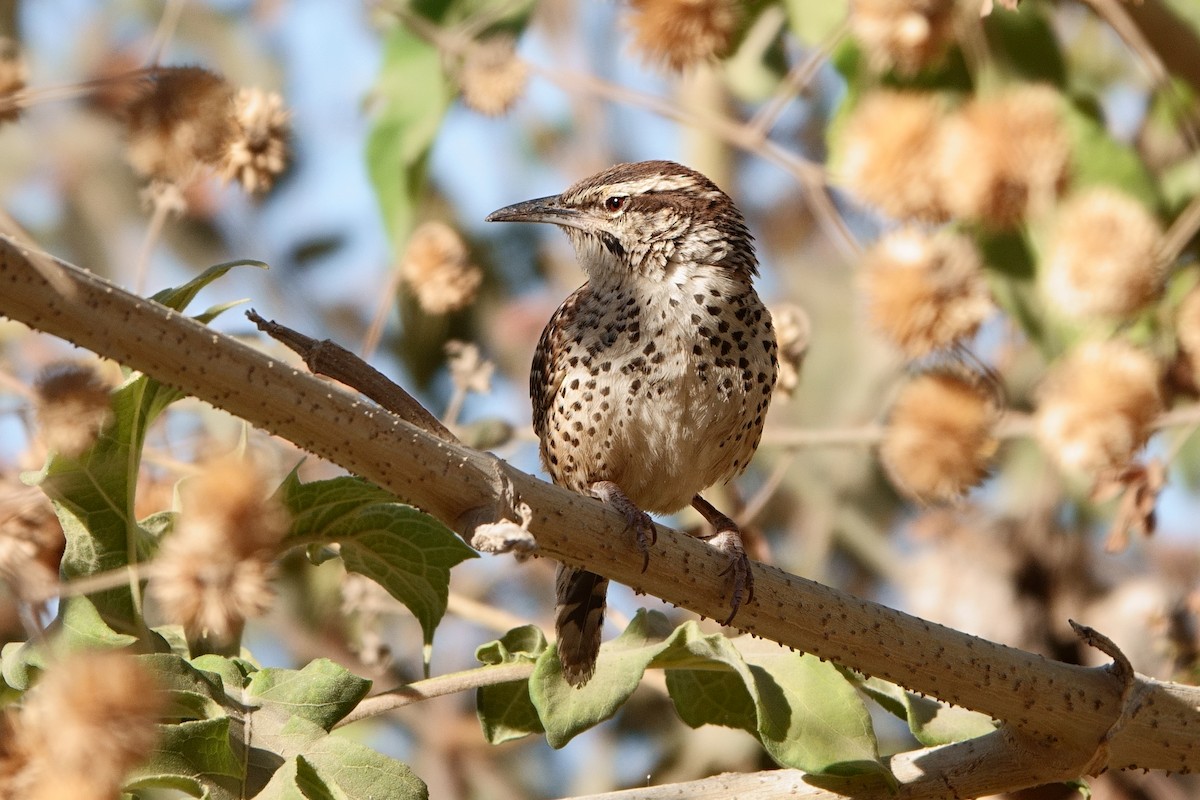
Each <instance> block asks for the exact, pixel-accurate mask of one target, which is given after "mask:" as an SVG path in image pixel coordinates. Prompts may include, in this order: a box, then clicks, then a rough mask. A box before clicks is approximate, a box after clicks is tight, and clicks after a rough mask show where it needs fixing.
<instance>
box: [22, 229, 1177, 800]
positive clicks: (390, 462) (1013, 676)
mask: <svg viewBox="0 0 1200 800" xmlns="http://www.w3.org/2000/svg"><path fill="white" fill-rule="evenodd" d="M43 266H44V265H43ZM61 269H62V277H63V278H64V279H65V280H66V281H68V282H69V283H70V284H71V285H72V290H71V291H70V292H68V293H66V294H63V293H61V292H60V291H59V290H58V289H56V288H55V285H56V284H58V283H60V282H59V281H55V282H54V283H52V282H51V281H50V280H48V279H47V277H46V276H45V275H44V274H43V271H44V270H39V269H38V268H37V267H35V266H34V264H33V263H31V260H30V257H29V256H28V254H26V253H24V252H22V250H21V249H20V248H19V247H17V246H16V245H13V244H11V243H9V242H8V241H7V240H2V239H0V314H3V315H5V316H8V317H11V318H12V319H15V320H19V321H21V322H24V323H25V324H27V325H29V326H31V327H33V328H37V329H39V330H42V331H45V332H47V333H51V334H53V335H55V336H59V337H61V338H63V339H66V340H68V341H71V342H74V343H75V344H77V345H79V346H81V347H86V348H88V349H89V350H93V351H95V352H97V353H99V354H101V355H103V356H106V357H108V358H112V359H115V360H117V361H119V362H121V363H123V364H126V365H128V366H130V367H132V368H134V369H138V370H141V371H143V372H145V373H147V374H149V375H151V376H153V377H155V378H157V379H158V380H160V381H162V382H164V383H166V384H168V385H170V386H173V387H175V388H177V389H179V390H181V391H183V392H186V393H187V394H190V395H193V396H195V397H198V398H200V399H202V400H205V401H207V402H209V403H211V404H213V405H214V406H217V407H218V408H222V409H224V410H226V411H228V412H230V413H231V414H235V415H237V416H239V417H241V418H243V419H245V420H247V421H248V422H250V423H252V424H254V425H256V426H258V427H260V428H262V429H264V430H266V431H269V432H271V433H273V434H276V435H279V436H282V437H284V438H286V439H289V440H290V441H292V442H294V443H296V444H297V445H299V446H300V447H303V448H305V449H307V450H310V451H312V452H314V453H316V454H318V455H320V456H322V457H324V458H327V459H329V460H330V461H333V462H334V463H337V464H339V465H341V466H343V467H344V468H346V469H348V470H350V471H351V472H354V473H357V474H359V475H362V476H364V477H366V478H368V479H370V480H372V481H374V482H376V483H378V484H379V485H381V486H383V487H386V488H387V489H389V490H391V491H392V492H394V493H395V494H396V495H397V496H399V497H401V498H402V499H404V500H405V501H406V502H410V503H412V504H413V505H416V506H418V507H420V508H422V509H424V510H426V511H427V512H429V513H430V514H433V515H434V516H436V517H438V518H439V519H441V520H443V521H445V522H446V523H447V524H449V525H450V526H451V527H454V528H455V529H456V530H458V531H459V532H460V533H462V534H463V535H464V536H465V537H467V538H468V539H469V538H470V536H471V533H472V531H473V530H474V529H475V527H477V526H478V525H481V524H483V523H488V522H496V521H499V520H502V519H510V520H516V519H520V515H519V513H518V512H517V511H515V510H514V509H515V508H517V507H518V506H520V505H522V504H527V505H528V508H529V509H531V510H532V514H530V515H529V516H528V531H529V533H530V534H532V536H534V537H535V538H536V540H537V544H538V547H539V548H540V552H541V553H542V554H544V555H546V556H548V557H550V558H554V559H557V560H560V561H563V562H565V563H568V564H571V565H574V566H586V567H587V568H588V569H589V570H592V571H594V572H597V573H600V574H602V575H605V576H607V577H610V578H612V579H614V580H617V581H620V582H622V583H625V584H626V585H628V586H630V587H632V588H634V589H636V590H640V591H643V592H646V593H648V594H652V595H655V596H657V597H661V598H663V599H664V600H667V601H668V602H671V603H675V604H678V605H680V606H684V607H687V608H689V609H691V610H693V611H695V612H697V613H699V614H702V615H704V616H707V617H713V618H719V617H721V616H724V615H725V614H726V613H727V612H728V597H727V587H726V585H725V579H724V578H723V577H722V576H721V571H722V570H723V569H724V567H725V565H726V559H725V558H724V557H723V556H722V555H720V554H718V553H717V552H715V551H714V550H713V549H712V548H710V547H709V546H708V545H706V544H705V543H703V542H701V541H698V540H696V539H693V538H692V537H689V536H686V535H684V534H681V533H679V532H677V531H672V530H669V529H666V528H661V529H660V531H659V537H658V542H657V544H656V545H655V546H654V548H653V549H652V551H651V557H650V568H649V570H647V571H646V572H645V573H643V572H642V571H641V568H642V557H641V555H640V554H639V553H638V552H637V550H636V548H635V547H634V546H633V543H632V541H630V539H629V535H628V534H627V533H625V520H624V518H623V517H621V516H620V515H619V514H617V513H615V512H613V511H611V510H609V509H607V508H606V507H605V506H603V505H602V504H601V503H599V502H597V501H595V500H593V499H590V498H587V497H584V496H582V495H578V494H575V493H573V492H569V491H566V490H564V489H561V488H558V487H555V486H552V485H550V484H548V483H545V482H543V481H540V480H537V479H536V478H534V477H532V476H530V475H527V474H525V473H522V472H520V471H518V470H516V469H513V468H512V467H511V466H510V465H508V464H507V463H505V462H503V461H501V460H500V459H498V458H496V457H495V456H493V455H491V454H489V453H484V452H480V451H477V450H472V449H470V448H468V447H465V446H462V445H458V444H455V443H452V442H448V441H446V440H445V439H443V438H440V437H438V436H435V435H433V434H431V433H429V432H428V431H426V430H423V429H421V428H420V427H417V426H416V425H413V424H411V423H409V422H406V421H404V420H403V419H401V418H399V417H397V416H394V415H392V414H390V413H387V412H386V411H383V410H382V409H380V408H378V407H376V406H374V405H373V404H370V403H368V402H367V401H365V400H362V399H360V398H358V397H355V396H352V395H350V394H349V393H347V392H345V391H343V390H341V389H340V388H337V387H335V386H332V385H330V384H328V383H326V382H324V381H321V380H319V379H317V378H315V377H313V376H312V375H309V374H307V373H302V372H300V371H298V370H296V369H293V368H292V367H289V366H287V365H285V364H283V363H281V362H279V361H275V360H273V359H271V358H268V357H267V356H265V355H263V354H262V353H260V352H258V351H256V350H254V349H252V348H250V347H248V346H246V345H244V344H241V343H239V342H237V341H235V340H233V339H231V338H228V337H225V336H222V335H221V334H218V333H216V332H214V331H212V330H211V329H209V328H207V327H205V326H203V325H201V324H199V323H198V322H196V321H194V320H192V319H190V318H188V317H186V316H184V315H181V314H178V313H176V312H174V311H171V310H170V309H167V308H165V307H163V306H161V305H159V304H157V303H154V302H152V301H149V300H146V299H143V298H139V297H135V296H133V295H130V294H128V293H126V292H124V291H122V290H121V289H119V288H117V287H115V286H113V285H111V284H109V283H108V282H106V281H104V280H102V279H100V278H98V277H96V276H94V275H92V274H90V273H87V272H85V271H83V270H79V269H77V268H74V267H70V266H66V265H61ZM754 571H755V594H754V599H753V601H752V602H750V603H748V604H746V605H744V606H743V607H742V608H741V610H740V611H739V612H738V616H737V624H738V627H740V628H742V629H743V630H746V631H750V632H752V633H754V634H757V635H759V636H763V637H766V638H768V639H772V640H774V641H777V642H780V643H782V644H784V645H787V646H789V647H793V648H796V649H798V650H804V651H807V652H811V653H814V654H816V655H818V656H821V657H822V658H827V659H830V660H833V661H836V662H838V663H840V664H843V665H845V666H847V667H850V668H853V669H856V670H859V671H861V672H864V673H867V674H870V675H876V676H879V677H881V678H885V679H887V680H890V681H894V682H895V683H898V684H900V685H902V686H905V687H907V688H909V689H913V690H915V691H919V692H922V693H925V694H928V695H932V696H934V697H938V698H940V699H942V700H946V701H948V702H951V703H954V704H957V705H960V706H964V707H966V708H970V709H974V710H977V711H981V712H983V713H985V714H988V715H990V716H992V717H994V718H996V719H999V720H1002V721H1003V722H1004V723H1005V728H1004V731H1005V734H1004V736H1006V737H1007V738H1006V739H1005V741H1006V742H1008V744H1007V745H1006V747H1007V749H1008V751H1009V756H1008V757H1009V758H1013V757H1018V758H1020V755H1021V754H1028V753H1035V754H1036V755H1037V756H1038V759H1040V763H1043V764H1047V765H1050V766H1051V767H1052V769H1051V770H1050V771H1051V772H1052V773H1053V776H1051V777H1059V778H1065V777H1074V776H1077V775H1079V774H1080V773H1081V772H1082V771H1083V770H1084V769H1085V768H1087V767H1088V766H1091V767H1092V768H1094V769H1097V770H1099V769H1103V768H1124V767H1140V768H1147V769H1165V770H1172V771H1190V770H1194V769H1198V768H1200V712H1198V711H1197V708H1198V707H1200V691H1198V690H1196V689H1193V688H1190V687H1185V686H1178V685H1173V684H1163V683H1158V682H1156V681H1152V680H1150V679H1147V678H1144V677H1142V676H1137V677H1136V680H1135V683H1134V685H1133V686H1132V687H1129V686H1127V685H1123V683H1122V681H1121V680H1120V679H1119V678H1117V677H1116V676H1114V675H1113V674H1112V673H1111V672H1110V670H1108V669H1089V668H1084V667H1079V666H1073V665H1068V664H1062V663H1057V662H1053V661H1048V660H1046V659H1044V658H1042V657H1041V656H1037V655H1033V654H1030V653H1025V652H1022V651H1020V650H1016V649H1013V648H1009V647H1004V646H1002V645H998V644H994V643H991V642H987V641H984V640H982V639H978V638H975V637H972V636H968V635H966V634H963V633H959V632H957V631H954V630H951V629H948V628H945V627H942V626H939V625H936V624H934V623H931V622H926V621H924V620H921V619H917V618H915V617H912V616H909V615H906V614H902V613H900V612H897V611H894V610H892V609H889V608H885V607H883V606H880V605H877V604H875V603H871V602H869V601H866V600H862V599H860V598H857V597H854V596H852V595H849V594H846V593H845V592H840V591H837V590H835V589H832V588H829V587H827V586H822V585H820V584H817V583H813V582H812V581H807V580H804V579H803V578H799V577H796V576H794V575H789V574H787V573H785V572H783V571H781V570H779V569H775V568H773V567H769V566H764V565H761V564H755V565H754ZM1118 720H1121V724H1120V725H1119V726H1115V723H1117V721H1118ZM1114 726H1115V727H1114ZM1101 747H1104V748H1106V749H1107V753H1106V757H1105V758H1103V759H1102V762H1101V763H1096V758H1095V756H1096V753H1097V750H1098V748H1101ZM1038 759H1034V760H1038ZM1020 761H1021V763H1022V764H1026V763H1027V762H1028V761H1030V759H1024V758H1020ZM1044 772H1045V770H1043V771H1042V773H1039V774H1038V775H1037V777H1038V778H1039V779H1050V778H1046V776H1045V775H1044V774H1043V773H1044ZM1014 774H1020V773H1014ZM1022 785H1028V784H1022Z"/></svg>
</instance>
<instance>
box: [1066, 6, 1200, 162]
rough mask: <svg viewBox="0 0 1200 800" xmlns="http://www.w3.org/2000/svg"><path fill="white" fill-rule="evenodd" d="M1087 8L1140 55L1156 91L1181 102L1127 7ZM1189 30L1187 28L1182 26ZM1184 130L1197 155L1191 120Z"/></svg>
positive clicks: (1199, 138)
mask: <svg viewBox="0 0 1200 800" xmlns="http://www.w3.org/2000/svg"><path fill="white" fill-rule="evenodd" d="M1086 1H1087V3H1088V5H1090V6H1091V7H1092V8H1093V9H1095V11H1096V13H1097V14H1098V15H1099V16H1100V18H1101V19H1103V20H1104V21H1105V22H1106V23H1108V26H1109V27H1110V28H1112V29H1113V30H1114V31H1115V32H1116V34H1117V35H1118V36H1120V37H1121V39H1122V40H1123V41H1124V42H1125V45H1126V46H1127V47H1128V48H1129V49H1130V50H1132V51H1133V52H1134V54H1135V55H1137V57H1138V59H1139V60H1140V61H1141V62H1142V66H1143V67H1144V68H1145V69H1146V72H1148V73H1149V74H1150V79H1151V80H1152V81H1153V83H1154V85H1155V88H1157V89H1159V90H1160V91H1162V92H1164V93H1165V94H1168V95H1171V96H1173V97H1175V98H1176V100H1179V99H1180V98H1179V93H1178V92H1177V91H1176V90H1175V88H1174V86H1173V85H1172V84H1171V73H1170V71H1169V70H1168V69H1167V66H1166V64H1164V63H1163V58H1162V56H1161V55H1160V54H1159V52H1158V50H1156V49H1155V48H1154V45H1153V44H1151V43H1150V40H1149V39H1148V38H1147V37H1146V35H1145V33H1143V31H1142V29H1141V28H1139V27H1138V25H1137V23H1136V22H1135V21H1134V19H1133V17H1132V16H1131V15H1130V13H1129V11H1128V10H1126V8H1125V7H1124V4H1122V3H1120V2H1117V0H1086ZM1183 27H1186V26H1183ZM1182 130H1183V134H1184V137H1185V138H1186V139H1187V142H1188V147H1189V148H1190V149H1191V150H1192V151H1195V150H1197V149H1198V148H1200V134H1198V133H1197V131H1196V129H1195V124H1194V122H1193V121H1191V120H1190V119H1186V118H1184V119H1182Z"/></svg>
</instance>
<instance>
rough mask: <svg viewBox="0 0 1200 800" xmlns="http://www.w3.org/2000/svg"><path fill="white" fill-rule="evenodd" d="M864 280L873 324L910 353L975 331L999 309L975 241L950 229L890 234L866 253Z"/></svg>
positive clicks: (918, 353)
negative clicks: (989, 288) (984, 273)
mask: <svg viewBox="0 0 1200 800" xmlns="http://www.w3.org/2000/svg"><path fill="white" fill-rule="evenodd" d="M862 280H863V289H864V291H865V293H866V296H867V304H868V308H869V311H870V315H871V322H872V324H873V325H874V327H875V328H876V329H877V330H879V331H880V332H881V333H882V334H883V335H884V336H886V337H887V338H888V339H889V340H890V341H892V342H893V343H894V344H895V345H896V346H897V347H899V348H900V350H901V352H903V353H904V355H905V356H907V357H908V358H921V357H922V356H926V355H929V354H930V353H932V352H934V351H935V350H941V349H943V348H946V347H950V346H951V345H954V344H957V343H959V342H961V341H963V340H964V339H967V338H968V337H970V336H973V335H974V334H975V331H976V330H978V329H979V326H980V324H982V323H983V321H984V320H985V319H986V318H987V317H988V316H989V315H990V314H991V313H992V312H993V311H994V310H995V307H994V306H993V304H992V299H991V293H990V292H989V291H988V287H987V280H986V279H985V278H984V275H983V269H982V264H981V262H980V258H979V253H978V252H977V251H976V249H975V245H974V244H973V243H972V242H971V240H970V239H968V238H967V237H965V236H961V235H959V234H955V233H950V232H948V231H943V232H939V233H936V234H929V233H926V232H924V231H921V230H918V229H916V228H905V229H902V230H898V231H895V232H893V233H890V234H888V235H887V236H885V237H883V238H882V239H881V240H880V241H879V242H878V243H877V244H876V245H875V246H874V247H872V248H871V249H870V250H869V251H868V252H867V254H866V255H865V256H864V258H863V271H862Z"/></svg>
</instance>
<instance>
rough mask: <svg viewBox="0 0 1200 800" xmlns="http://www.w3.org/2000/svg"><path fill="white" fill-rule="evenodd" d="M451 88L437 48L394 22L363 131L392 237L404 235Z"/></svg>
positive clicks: (374, 180)
mask: <svg viewBox="0 0 1200 800" xmlns="http://www.w3.org/2000/svg"><path fill="white" fill-rule="evenodd" d="M452 96H453V95H452V91H451V88H450V85H449V83H448V82H447V80H446V76H445V74H444V73H443V71H442V54H441V52H440V51H439V50H438V49H437V47H436V46H435V45H433V44H430V43H429V42H426V41H425V40H424V39H422V38H420V37H418V36H417V35H415V34H414V33H412V32H411V31H409V30H408V29H407V28H404V27H403V26H397V27H396V28H395V29H393V31H392V32H391V34H390V35H389V36H388V40H387V42H385V44H384V52H383V65H382V67H381V68H380V72H379V79H378V80H377V81H376V84H375V98H376V100H377V111H376V115H375V124H374V125H373V126H372V128H371V132H370V133H369V134H368V136H367V148H366V157H367V169H368V171H369V172H370V175H371V183H372V184H373V185H374V187H375V194H376V197H377V198H378V200H379V208H380V211H381V212H382V214H383V222H384V226H385V227H386V229H387V231H388V234H389V235H390V236H391V239H392V241H393V242H400V241H403V239H404V238H405V237H406V236H407V235H408V232H409V230H410V229H411V228H412V225H413V221H414V219H415V217H416V204H417V200H418V198H419V197H420V193H421V189H422V188H423V187H424V185H425V164H426V161H427V159H428V156H429V149H430V147H431V146H432V145H433V140H434V137H435V136H436V135H437V132H438V129H439V128H440V127H441V124H442V117H443V116H445V113H446V109H448V108H449V107H450V101H451V99H452Z"/></svg>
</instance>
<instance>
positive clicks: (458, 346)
mask: <svg viewBox="0 0 1200 800" xmlns="http://www.w3.org/2000/svg"><path fill="white" fill-rule="evenodd" d="M446 355H448V356H449V357H450V362H449V366H450V377H451V378H452V379H453V381H454V386H455V387H456V388H458V389H460V390H462V391H464V392H475V393H476V394H487V393H488V392H490V391H491V390H492V373H493V372H495V371H496V365H495V364H493V363H492V362H490V361H488V360H487V359H486V358H484V357H483V354H482V353H480V352H479V346H478V345H476V344H473V343H471V342H460V341H458V340H457V339H451V340H450V341H448V342H446Z"/></svg>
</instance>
